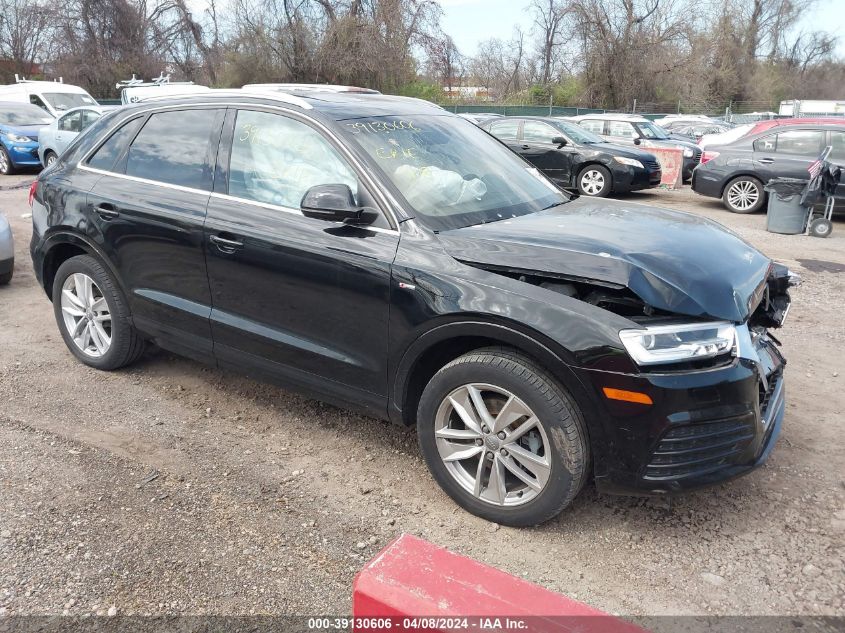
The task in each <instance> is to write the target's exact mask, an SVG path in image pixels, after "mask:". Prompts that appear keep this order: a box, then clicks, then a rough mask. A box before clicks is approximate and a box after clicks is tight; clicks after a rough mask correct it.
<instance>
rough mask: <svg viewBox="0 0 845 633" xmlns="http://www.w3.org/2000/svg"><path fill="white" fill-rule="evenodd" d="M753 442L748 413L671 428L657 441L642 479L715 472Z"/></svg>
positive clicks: (751, 419) (750, 417)
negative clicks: (741, 415) (736, 416)
mask: <svg viewBox="0 0 845 633" xmlns="http://www.w3.org/2000/svg"><path fill="white" fill-rule="evenodd" d="M753 439H754V417H753V415H750V414H749V415H748V416H744V417H742V418H734V419H731V420H724V421H716V422H707V423H704V424H690V425H685V426H678V427H675V428H673V429H670V430H669V431H667V432H666V434H665V435H664V436H663V438H662V439H661V440H660V443H659V444H658V446H657V449H656V450H655V451H654V453H653V455H652V458H651V462H650V463H649V464H648V466H646V471H645V478H646V479H679V478H681V477H686V476H690V475H702V474H705V473H708V472H711V471H713V470H717V469H719V468H721V467H722V466H724V465H725V464H727V463H728V462H729V461H730V460H731V458H732V457H734V456H735V455H738V454H740V453H742V452H743V451H745V450H746V449H747V448H748V445H749V444H750V443H751V441H752V440H753Z"/></svg>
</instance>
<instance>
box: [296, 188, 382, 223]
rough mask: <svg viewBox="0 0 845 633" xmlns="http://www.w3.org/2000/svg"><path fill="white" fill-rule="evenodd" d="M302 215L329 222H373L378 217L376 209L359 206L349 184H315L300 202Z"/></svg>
mask: <svg viewBox="0 0 845 633" xmlns="http://www.w3.org/2000/svg"><path fill="white" fill-rule="evenodd" d="M299 207H300V210H301V211H302V215H304V216H305V217H306V218H314V219H315V220H326V221H327V222H345V223H346V224H372V223H373V222H374V221H375V220H376V218H377V217H378V213H377V212H376V211H375V210H374V209H369V208H366V207H359V206H358V205H357V204H356V203H355V196H353V195H352V189H350V188H349V185H342V184H336V185H314V186H313V187H311V188H310V189H309V190H308V191H306V192H305V195H304V196H302V202H301V203H300V204H299Z"/></svg>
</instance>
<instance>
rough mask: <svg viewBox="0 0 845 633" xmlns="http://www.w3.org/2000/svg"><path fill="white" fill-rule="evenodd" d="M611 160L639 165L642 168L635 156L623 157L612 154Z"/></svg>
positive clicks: (633, 165)
mask: <svg viewBox="0 0 845 633" xmlns="http://www.w3.org/2000/svg"><path fill="white" fill-rule="evenodd" d="M613 160H615V161H616V162H617V163H622V164H623V165H630V166H631V167H639V168H640V169H643V164H642V163H641V162H640V161H638V160H636V159H635V158H625V157H624V156H614V157H613Z"/></svg>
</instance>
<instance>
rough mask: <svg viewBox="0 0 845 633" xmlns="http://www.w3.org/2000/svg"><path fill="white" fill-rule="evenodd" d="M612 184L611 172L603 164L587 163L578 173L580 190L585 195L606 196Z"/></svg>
mask: <svg viewBox="0 0 845 633" xmlns="http://www.w3.org/2000/svg"><path fill="white" fill-rule="evenodd" d="M612 184H613V183H612V181H611V178H610V172H609V171H608V170H607V168H606V167H602V166H601V165H587V166H586V167H584V169H582V170H581V173H579V174H578V191H579V192H580V193H581V195H584V196H591V197H593V198H604V197H605V196H607V195H608V194H609V193H610V189H611V186H612Z"/></svg>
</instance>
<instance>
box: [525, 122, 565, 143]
mask: <svg viewBox="0 0 845 633" xmlns="http://www.w3.org/2000/svg"><path fill="white" fill-rule="evenodd" d="M556 136H561V134H560V132H558V131H557V130H555V129H554V128H553V127H552V126H551V125H548V124H546V123H542V122H540V121H526V122H525V123H524V124H523V125H522V140H523V141H526V142H528V143H551V142H552V139H553V138H554V137H556Z"/></svg>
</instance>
